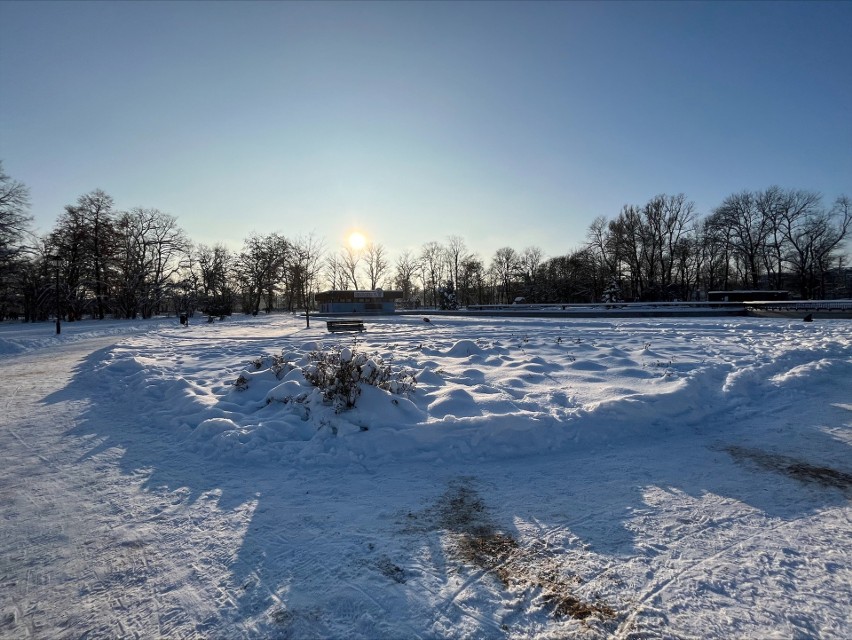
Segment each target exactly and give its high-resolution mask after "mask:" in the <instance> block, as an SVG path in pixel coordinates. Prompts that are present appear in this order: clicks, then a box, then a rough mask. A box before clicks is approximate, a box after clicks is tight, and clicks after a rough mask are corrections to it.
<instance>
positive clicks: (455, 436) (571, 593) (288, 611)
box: [0, 315, 852, 638]
mask: <svg viewBox="0 0 852 640" xmlns="http://www.w3.org/2000/svg"><path fill="white" fill-rule="evenodd" d="M341 349H342V350H346V356H345V359H354V358H360V360H358V361H359V362H362V363H365V366H364V369H365V371H364V372H363V375H364V376H365V377H366V376H367V374H368V373H369V372H371V371H375V370H376V369H377V368H379V367H387V368H388V370H389V371H392V372H393V373H394V374H399V375H408V376H413V378H414V379H415V380H416V384H415V385H414V388H413V390H410V391H406V390H405V388H404V385H396V386H394V387H389V388H393V389H396V390H402V391H403V392H402V393H391V392H390V391H389V390H385V389H380V388H376V387H371V386H368V385H362V387H361V394H360V396H359V397H358V398H357V401H356V405H355V407H354V408H352V409H348V410H342V409H341V407H340V406H335V404H334V403H333V402H331V401H329V399H328V398H327V397H325V396H324V394H323V393H322V391H321V390H320V389H317V388H315V387H314V386H313V385H312V384H311V383H310V381H309V379H308V378H309V377H310V375H309V373H308V372H309V371H310V367H311V366H312V364H313V363H314V362H315V361H316V357H317V356H316V354H318V353H334V352H336V351H338V350H341ZM0 358H2V360H0V366H1V367H2V369H0V370H2V374H3V377H4V380H5V382H6V385H5V389H6V392H5V393H4V394H3V395H4V396H5V398H4V399H3V400H2V401H0V402H2V404H3V418H2V425H3V426H2V427H0V444H2V449H0V451H2V453H0V492H2V497H3V500H2V506H0V517H2V523H3V525H2V535H0V597H2V609H0V636H2V637H4V638H5V637H10V638H18V637H20V638H26V637H69V638H72V637H73V638H76V637H127V636H133V635H138V636H139V637H222V638H226V637H227V638H235V637H290V638H313V637H315V638H416V637H421V638H438V637H440V638H444V637H447V638H482V637H486V638H490V637H495V638H501V637H518V638H528V637H537V638H561V637H575V636H576V637H581V636H582V637H593V638H594V637H618V638H629V637H635V638H639V637H643V638H644V637H702V638H706V637H716V638H728V637H754V638H764V637H783V638H789V637H826V638H835V637H836V638H845V637H848V635H849V633H850V629H852V608H850V606H849V604H848V603H849V602H850V601H852V587H850V585H851V584H852V527H850V515H852V508H850V503H849V499H850V497H852V464H850V462H849V460H852V456H850V455H849V454H850V446H852V414H850V411H852V322H850V321H848V320H825V321H817V322H813V323H803V322H801V321H795V320H788V319H754V318H704V319H702V318H683V319H680V318H677V319H672V318H656V319H644V320H643V319H605V318H602V319H582V320H581V319H576V320H575V319H564V318H562V319H558V318H549V319H535V318H518V319H505V318H504V319H497V318H491V319H488V318H483V319H479V318H462V317H433V318H431V322H429V323H424V322H423V320H422V318H419V317H398V316H390V317H381V318H372V319H368V320H367V331H366V332H365V333H349V334H345V333H343V334H341V333H335V334H330V333H327V332H326V331H325V323H324V322H323V321H322V320H321V319H318V318H315V319H313V320H312V322H311V328H306V327H305V321H304V318H299V317H295V316H289V315H272V316H268V317H257V318H251V317H246V318H233V319H227V320H225V321H222V322H216V323H211V324H208V323H194V322H192V323H191V324H190V326H189V327H181V326H179V325H178V323H177V321H176V320H175V319H160V320H156V321H148V322H133V323H122V322H113V321H107V322H101V323H98V322H83V323H66V324H65V325H63V333H62V335H61V336H58V337H57V336H54V335H52V326H51V325H47V324H44V325H28V326H22V325H2V326H0ZM306 375H307V377H306Z"/></svg>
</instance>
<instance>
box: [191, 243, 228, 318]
mask: <svg viewBox="0 0 852 640" xmlns="http://www.w3.org/2000/svg"><path fill="white" fill-rule="evenodd" d="M195 264H196V265H197V267H198V270H199V272H200V273H199V276H200V277H199V280H200V286H201V299H200V300H199V302H200V303H201V309H202V310H203V311H206V312H207V313H208V314H210V315H214V316H225V315H231V314H232V313H233V311H234V294H233V290H232V287H231V276H230V274H231V270H232V268H233V264H234V255H233V254H232V253H231V252H230V251H228V249H227V247H225V245H223V244H221V243H220V244H216V245H213V246H212V247H210V246H207V245H203V244H202V245H199V246H198V247H197V248H196V250H195Z"/></svg>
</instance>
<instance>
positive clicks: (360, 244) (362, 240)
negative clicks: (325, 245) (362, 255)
mask: <svg viewBox="0 0 852 640" xmlns="http://www.w3.org/2000/svg"><path fill="white" fill-rule="evenodd" d="M348 242H349V246H350V247H352V248H353V249H355V251H360V250H361V249H363V248H364V247H365V246H366V245H367V238H366V237H365V236H364V234H363V233H361V232H360V231H353V232H352V233H350V234H349V239H348Z"/></svg>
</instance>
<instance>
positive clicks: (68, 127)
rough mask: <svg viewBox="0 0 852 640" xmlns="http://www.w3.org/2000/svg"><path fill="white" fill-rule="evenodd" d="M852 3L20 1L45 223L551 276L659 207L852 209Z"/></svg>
mask: <svg viewBox="0 0 852 640" xmlns="http://www.w3.org/2000/svg"><path fill="white" fill-rule="evenodd" d="M851 32H852V2H825V3H823V2H805V3H798V2H780V3H773V2H752V3H749V2H710V3H703V2H683V3H656V2H628V3H621V2H597V3H584V2H565V3H559V2H547V3H535V2H527V3H512V2H498V3H491V2H473V3H464V2H459V3H441V2H426V3H419V2H379V3H369V2H327V3H326V2H310V3H299V2H239V3H230V2H9V1H3V2H0V160H2V161H3V168H4V170H5V172H6V173H7V174H9V175H10V176H12V177H13V178H14V179H16V180H20V181H22V182H24V183H25V184H26V185H27V186H28V187H29V188H30V190H31V200H32V209H31V213H32V215H33V216H34V219H35V226H36V227H37V229H38V230H39V231H41V232H47V231H49V230H50V229H51V228H52V226H53V225H54V223H55V222H56V219H57V217H58V216H59V215H60V214H61V213H62V211H63V207H64V206H65V205H67V204H72V203H74V202H75V201H76V199H77V198H78V197H79V196H81V195H83V194H85V193H88V192H90V191H92V190H94V189H103V190H104V191H106V192H107V193H109V194H110V195H111V196H112V197H113V198H114V199H115V204H116V207H117V208H118V209H120V210H126V209H130V208H132V207H146V208H157V209H159V210H161V211H164V212H166V213H170V214H172V215H175V216H176V217H177V219H178V223H179V224H180V226H181V227H183V228H184V229H185V230H186V232H187V234H188V235H189V237H190V238H191V239H192V240H194V241H196V242H202V243H206V244H213V243H216V242H224V243H225V244H227V245H228V246H229V247H230V248H232V249H239V248H240V246H241V245H242V241H243V239H244V238H246V237H247V236H248V235H249V234H251V233H269V232H273V231H275V232H279V233H282V234H284V235H285V236H287V237H297V236H304V235H307V234H314V235H316V236H317V237H319V238H321V239H323V240H324V241H325V243H326V247H327V248H328V249H330V250H336V249H338V248H339V247H341V246H342V245H343V243H344V241H345V238H346V237H347V236H348V233H349V232H350V231H351V230H353V229H358V230H360V231H362V232H363V233H364V234H365V235H366V236H367V237H368V238H369V239H370V240H372V241H373V242H378V243H381V244H382V245H384V246H385V247H386V248H387V249H388V250H389V251H390V252H391V254H392V255H396V254H398V252H400V251H402V250H405V249H410V250H412V251H414V252H416V251H418V250H419V248H420V247H421V246H422V245H423V243H425V242H430V241H436V242H445V241H446V238H447V237H448V236H450V235H455V236H461V237H462V238H464V239H465V241H466V244H467V246H468V247H469V248H470V249H471V250H474V251H476V252H478V253H479V254H480V255H481V256H482V257H483V258H484V259H485V260H486V261H487V260H489V259H490V257H491V256H492V255H493V253H494V251H495V250H496V249H498V248H500V247H503V246H511V247H513V248H515V249H516V250H522V249H523V248H525V247H527V246H537V247H540V248H541V249H542V250H543V251H544V253H545V254H546V255H548V256H557V255H563V254H565V253H567V252H569V251H572V250H574V249H576V248H578V247H579V246H581V245H582V243H583V241H584V239H585V235H586V231H587V229H588V227H589V224H590V223H591V222H592V221H593V220H594V219H595V218H596V217H598V216H605V217H607V218H609V219H611V218H614V217H615V216H617V215H618V213H619V211H620V210H621V208H622V207H623V206H624V205H625V204H643V203H644V202H646V201H647V200H648V199H649V198H651V197H653V196H654V195H657V194H660V193H667V194H676V193H684V194H686V196H687V197H688V198H689V199H690V200H692V201H694V202H695V205H696V210H697V212H698V213H699V214H701V215H706V214H707V213H709V212H710V211H712V209H713V207H715V206H718V205H719V204H720V203H721V201H722V200H723V199H724V198H725V197H726V196H728V195H730V194H732V193H735V192H738V191H741V190H743V189H750V190H758V189H763V188H766V187H768V186H770V185H774V184H778V185H780V186H782V187H785V188H802V189H811V190H815V191H819V192H821V193H823V194H824V197H825V203H826V204H827V205H830V204H831V202H832V201H833V200H834V199H835V198H836V197H837V196H838V195H841V194H847V195H852V38H850V37H849V34H850V33H851Z"/></svg>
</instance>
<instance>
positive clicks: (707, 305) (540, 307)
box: [466, 302, 747, 312]
mask: <svg viewBox="0 0 852 640" xmlns="http://www.w3.org/2000/svg"><path fill="white" fill-rule="evenodd" d="M746 304H747V303H744V302H589V303H570V304H549V303H548V304H526V303H524V304H471V305H468V306H467V307H466V309H467V310H468V311H519V312H520V311H544V312H547V311H586V310H588V311H608V310H616V309H624V310H627V311H642V310H651V309H665V310H674V309H696V310H700V309H743V308H744V307H745V305H746Z"/></svg>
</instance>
